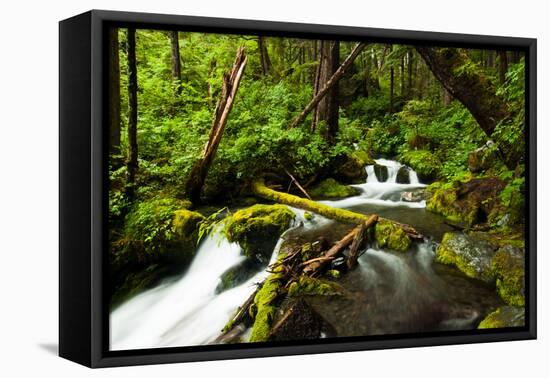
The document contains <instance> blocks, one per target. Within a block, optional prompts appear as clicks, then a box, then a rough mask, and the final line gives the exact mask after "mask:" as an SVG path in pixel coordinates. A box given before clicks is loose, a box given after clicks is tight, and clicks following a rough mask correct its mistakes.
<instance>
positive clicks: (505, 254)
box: [492, 247, 525, 306]
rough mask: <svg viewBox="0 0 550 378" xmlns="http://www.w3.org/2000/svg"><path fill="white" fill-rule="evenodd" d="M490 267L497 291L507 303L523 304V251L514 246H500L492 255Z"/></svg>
mask: <svg viewBox="0 0 550 378" xmlns="http://www.w3.org/2000/svg"><path fill="white" fill-rule="evenodd" d="M492 268H493V271H494V274H495V277H496V285H497V291H498V293H499V295H500V297H501V298H502V299H503V300H504V302H506V303H507V304H509V305H513V306H524V305H525V297H524V290H525V263H524V256H523V253H521V252H519V251H518V250H517V249H514V248H506V247H505V248H501V249H499V250H498V251H497V253H496V254H495V256H494V257H493V264H492Z"/></svg>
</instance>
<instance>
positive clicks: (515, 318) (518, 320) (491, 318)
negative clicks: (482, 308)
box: [477, 306, 525, 329]
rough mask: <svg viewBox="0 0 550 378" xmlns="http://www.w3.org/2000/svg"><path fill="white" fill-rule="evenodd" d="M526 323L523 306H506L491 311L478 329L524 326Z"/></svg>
mask: <svg viewBox="0 0 550 378" xmlns="http://www.w3.org/2000/svg"><path fill="white" fill-rule="evenodd" d="M524 325H525V309H524V308H523V307H512V306H504V307H499V308H497V309H496V310H495V311H493V312H491V313H490V314H489V315H487V317H486V318H485V319H483V320H482V321H481V323H479V325H478V327H477V328H478V329H490V328H507V327H522V326H524Z"/></svg>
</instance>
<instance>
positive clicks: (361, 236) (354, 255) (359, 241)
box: [348, 214, 378, 269]
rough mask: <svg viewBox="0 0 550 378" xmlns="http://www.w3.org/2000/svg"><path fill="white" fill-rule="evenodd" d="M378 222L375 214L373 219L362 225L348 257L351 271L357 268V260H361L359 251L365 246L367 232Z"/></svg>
mask: <svg viewBox="0 0 550 378" xmlns="http://www.w3.org/2000/svg"><path fill="white" fill-rule="evenodd" d="M376 222H378V215H376V214H374V215H371V217H370V218H369V219H368V220H367V221H366V222H364V223H361V224H360V227H361V228H360V229H359V231H358V232H357V234H356V235H355V238H354V239H353V242H352V243H351V247H350V248H349V256H348V268H349V269H353V268H355V267H356V266H357V259H358V258H359V250H360V249H361V247H362V245H363V244H364V241H365V236H366V231H367V229H368V228H369V227H371V226H373V225H374V224H375V223H376Z"/></svg>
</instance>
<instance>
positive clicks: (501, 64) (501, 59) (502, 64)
mask: <svg viewBox="0 0 550 378" xmlns="http://www.w3.org/2000/svg"><path fill="white" fill-rule="evenodd" d="M498 68H499V70H498V74H499V75H498V76H499V79H500V83H501V84H504V82H505V81H506V73H507V72H508V55H506V51H504V50H502V51H499V52H498Z"/></svg>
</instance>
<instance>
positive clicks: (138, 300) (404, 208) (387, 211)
mask: <svg viewBox="0 0 550 378" xmlns="http://www.w3.org/2000/svg"><path fill="white" fill-rule="evenodd" d="M376 163H377V165H378V166H385V167H387V168H386V169H387V174H386V175H385V177H381V178H382V179H385V180H379V177H378V176H380V175H377V174H376V173H375V172H374V168H375V167H374V166H373V165H369V166H367V167H366V170H367V173H368V178H367V180H366V182H365V183H364V184H358V185H353V186H354V187H355V188H357V189H359V190H360V194H359V195H357V196H353V197H349V198H345V199H342V200H334V201H321V202H322V203H325V204H327V205H330V206H332V207H336V208H345V209H349V210H353V211H355V212H358V213H363V214H373V213H376V214H379V215H380V216H383V217H387V218H390V219H393V220H396V221H398V222H403V223H408V224H410V225H412V226H414V227H415V228H416V229H417V230H418V231H420V232H421V233H422V234H423V235H424V236H426V239H425V241H423V242H420V243H413V244H412V245H411V248H410V249H409V251H407V252H406V253H403V252H394V251H390V250H386V249H384V250H383V249H379V248H377V246H376V243H370V244H369V245H368V246H367V248H365V249H363V251H361V254H360V257H359V259H358V265H359V266H358V268H357V269H354V270H350V271H349V272H348V273H347V274H344V275H343V276H342V277H341V278H340V279H339V281H338V283H339V284H340V285H341V286H342V287H343V288H344V289H345V291H346V294H345V295H342V296H328V297H327V296H308V298H307V299H306V301H307V303H308V304H309V305H310V306H311V307H312V308H313V309H314V310H315V311H316V312H317V313H318V314H319V315H320V317H321V318H322V319H323V320H324V321H325V323H326V324H327V325H328V327H326V328H327V329H328V331H325V332H323V334H322V337H345V336H358V335H365V336H366V335H376V334H395V333H401V334H402V333H407V332H430V331H442V330H460V329H473V328H476V327H477V324H478V323H479V321H480V320H481V319H483V317H485V316H486V315H487V314H488V313H489V312H490V311H491V310H492V309H494V308H496V307H498V306H501V305H502V304H503V302H502V300H501V299H500V297H499V296H498V294H497V293H496V292H495V290H494V288H491V287H489V286H488V285H486V284H484V283H482V282H481V281H477V280H473V279H470V278H468V277H466V275H465V274H463V273H462V272H460V271H459V270H458V269H457V268H455V267H453V266H448V265H442V264H439V263H437V262H435V261H434V256H435V252H434V251H435V247H436V246H437V243H439V242H440V241H441V238H442V236H443V234H444V233H445V232H449V231H452V230H453V229H452V228H451V227H450V226H448V225H447V224H446V223H444V221H443V218H442V217H441V216H439V215H436V214H434V213H431V212H427V211H426V210H425V206H426V204H425V201H424V200H422V199H419V200H418V199H415V200H416V201H411V200H410V198H409V199H408V200H405V199H406V198H408V197H407V195H410V193H414V192H415V191H418V190H422V188H424V187H425V185H424V184H422V183H420V182H419V180H418V176H417V174H416V172H415V171H414V170H412V169H410V168H408V175H409V177H408V180H405V181H408V182H409V183H408V184H400V183H397V181H398V180H397V176H398V172H399V169H400V168H401V167H402V166H403V165H402V164H401V163H399V162H397V161H393V160H386V159H377V160H376ZM292 210H293V212H294V213H295V214H296V218H295V220H294V221H293V223H292V225H291V227H290V228H289V229H288V230H287V231H286V232H285V233H284V234H283V235H282V236H281V238H280V239H279V241H278V242H277V244H276V247H275V249H274V251H273V253H272V257H271V261H270V263H273V262H274V261H275V260H276V258H277V255H278V253H279V250H280V248H282V247H283V245H285V244H296V245H300V244H302V243H304V242H308V241H312V240H315V239H316V238H318V237H320V236H324V237H325V238H327V239H329V240H330V241H332V242H334V241H337V240H339V239H340V238H341V237H342V236H343V235H344V234H346V232H348V231H349V225H346V224H342V223H338V222H336V221H333V220H329V219H327V218H324V217H322V216H320V215H315V216H314V217H313V218H309V217H306V216H305V214H304V211H303V210H300V209H292ZM306 218H309V219H306ZM244 260H245V256H243V255H242V253H241V248H240V247H239V245H238V244H236V243H230V242H229V241H228V240H227V239H226V238H225V237H224V236H223V234H222V233H221V230H219V229H218V230H215V231H214V232H212V233H210V235H209V236H208V237H206V238H205V240H203V241H202V242H201V244H200V246H199V248H198V250H197V253H196V256H195V258H194V260H193V261H192V263H191V265H190V267H189V268H188V270H187V271H186V272H185V273H183V274H181V275H180V276H179V277H175V278H171V279H167V280H165V281H163V282H162V283H160V284H159V285H158V286H156V287H154V288H152V289H149V290H147V291H145V292H143V293H141V294H138V295H136V296H134V297H132V298H130V299H129V300H127V301H126V302H124V303H123V304H121V305H120V306H118V307H116V308H115V309H114V310H113V311H112V313H111V314H110V326H111V335H110V337H111V349H112V350H124V349H136V348H150V347H169V346H190V345H200V344H210V343H216V342H218V341H217V340H219V337H220V336H221V330H222V329H223V327H224V325H225V324H226V323H227V322H228V320H229V319H230V318H231V317H232V316H233V314H234V313H235V311H236V310H237V309H238V307H239V306H241V305H242V304H243V302H244V301H245V300H246V299H247V298H248V297H249V296H250V295H251V294H252V293H253V292H254V291H255V289H256V285H257V284H258V283H260V282H261V281H262V280H264V279H265V278H266V277H267V276H268V275H269V273H268V272H267V271H266V269H265V268H262V269H261V270H260V271H257V273H256V274H254V275H253V276H252V277H251V278H248V279H247V280H246V281H245V282H244V283H241V284H240V285H238V286H236V287H233V288H230V289H228V290H225V291H223V292H221V293H219V294H217V290H216V288H217V287H218V285H219V283H220V279H221V276H222V274H223V273H224V272H226V271H227V270H228V269H229V268H232V267H235V266H236V265H238V264H239V263H242V262H243V261H244ZM249 333H250V330H247V331H245V332H244V334H243V335H242V337H241V339H242V340H243V341H247V340H248V337H249Z"/></svg>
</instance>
